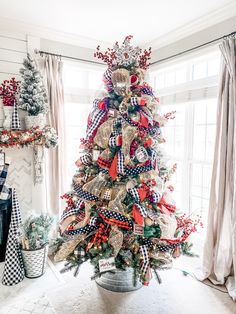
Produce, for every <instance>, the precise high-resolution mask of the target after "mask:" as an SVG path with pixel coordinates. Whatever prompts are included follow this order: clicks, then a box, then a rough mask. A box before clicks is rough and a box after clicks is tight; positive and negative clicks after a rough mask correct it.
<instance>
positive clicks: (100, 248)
mask: <svg viewBox="0 0 236 314" xmlns="http://www.w3.org/2000/svg"><path fill="white" fill-rule="evenodd" d="M131 38H132V36H128V37H126V38H125V40H124V42H123V44H122V45H121V46H119V45H118V43H116V44H115V46H114V47H113V48H112V49H108V50H107V51H106V52H105V53H102V52H101V51H100V48H99V47H98V48H97V52H96V53H95V56H97V57H98V58H99V59H101V60H103V61H104V62H105V63H107V64H108V69H107V70H106V72H105V73H104V83H105V86H106V89H107V95H106V96H105V97H104V98H102V99H95V101H94V104H93V110H92V112H91V113H90V115H89V117H88V123H87V134H86V138H85V139H82V140H81V146H80V156H79V159H78V161H77V162H76V165H77V166H78V170H77V172H76V174H75V175H74V177H73V185H72V190H71V191H70V192H68V193H67V194H65V195H64V198H65V199H66V201H67V207H66V209H65V211H64V213H63V215H62V218H61V222H60V230H61V235H62V236H63V237H62V238H59V239H58V241H56V243H57V244H58V245H57V246H56V247H57V249H56V254H55V260H57V261H59V260H63V259H67V260H68V262H69V263H67V266H66V268H65V270H66V269H71V268H73V267H76V270H75V273H77V272H78V269H79V265H80V264H81V263H83V262H84V261H86V260H90V261H91V262H92V264H93V265H94V266H95V272H96V275H99V274H100V273H101V272H103V271H104V268H103V267H104V265H106V266H107V265H108V258H109V261H110V262H111V260H113V263H114V265H115V266H114V267H115V268H117V269H126V268H127V267H132V268H133V269H134V274H135V275H136V276H135V277H136V278H138V277H139V278H140V280H141V281H142V283H143V284H144V285H147V284H148V283H149V281H150V278H151V269H154V270H155V273H156V275H157V277H158V274H157V272H156V269H157V268H161V267H163V266H164V265H166V264H170V262H171V258H172V256H178V255H179V254H180V253H185V252H187V251H188V248H189V244H188V243H187V239H188V237H189V235H190V234H191V232H193V231H195V230H196V224H197V223H198V218H196V219H194V220H193V219H191V218H190V217H186V216H185V215H181V214H180V213H178V212H177V210H176V205H175V202H174V201H173V199H172V196H171V193H172V191H173V186H171V185H170V183H169V180H170V176H171V174H172V173H173V172H174V171H175V169H176V166H175V165H174V166H170V167H169V166H168V165H167V163H166V159H165V157H164V156H163V152H162V149H161V146H162V145H161V144H163V143H164V142H165V141H164V138H163V135H162V130H161V127H162V126H163V125H164V123H165V122H167V120H168V119H170V118H173V114H172V113H169V114H166V115H162V114H161V112H160V110H159V107H160V106H159V100H158V98H157V97H156V96H155V95H154V93H153V91H152V88H151V87H150V86H149V85H148V84H147V83H145V82H144V74H145V70H146V69H147V67H148V60H149V59H150V53H151V50H150V49H149V50H144V51H143V52H142V51H141V49H140V48H139V47H132V46H131V45H130V40H131ZM106 261H107V262H106ZM111 264H112V262H111ZM111 267H112V266H111Z"/></svg>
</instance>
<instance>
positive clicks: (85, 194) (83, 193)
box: [74, 184, 99, 201]
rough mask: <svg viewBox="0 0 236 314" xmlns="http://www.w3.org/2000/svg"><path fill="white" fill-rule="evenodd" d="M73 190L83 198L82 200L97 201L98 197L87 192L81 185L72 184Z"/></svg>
mask: <svg viewBox="0 0 236 314" xmlns="http://www.w3.org/2000/svg"><path fill="white" fill-rule="evenodd" d="M74 191H75V192H76V193H77V195H78V196H79V197H80V198H82V199H84V200H87V201H98V199H99V198H98V197H97V196H95V195H93V194H91V193H89V192H87V191H84V190H83V189H82V187H81V186H80V185H78V184H74Z"/></svg>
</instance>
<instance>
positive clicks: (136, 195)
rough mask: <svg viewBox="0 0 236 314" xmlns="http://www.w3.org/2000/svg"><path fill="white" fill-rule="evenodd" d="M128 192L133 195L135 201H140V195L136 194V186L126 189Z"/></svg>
mask: <svg viewBox="0 0 236 314" xmlns="http://www.w3.org/2000/svg"><path fill="white" fill-rule="evenodd" d="M128 192H129V194H130V195H131V196H132V197H133V199H134V200H135V202H140V197H139V194H138V190H137V189H136V188H131V189H129V190H128Z"/></svg>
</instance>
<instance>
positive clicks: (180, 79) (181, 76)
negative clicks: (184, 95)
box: [175, 67, 187, 84]
mask: <svg viewBox="0 0 236 314" xmlns="http://www.w3.org/2000/svg"><path fill="white" fill-rule="evenodd" d="M186 75H187V73H186V67H185V68H180V69H177V70H176V72H175V78H176V84H181V83H184V82H186Z"/></svg>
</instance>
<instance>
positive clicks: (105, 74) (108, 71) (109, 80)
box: [103, 69, 113, 92]
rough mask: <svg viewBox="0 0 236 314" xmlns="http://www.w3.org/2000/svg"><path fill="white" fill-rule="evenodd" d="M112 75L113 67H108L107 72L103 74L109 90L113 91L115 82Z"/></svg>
mask: <svg viewBox="0 0 236 314" xmlns="http://www.w3.org/2000/svg"><path fill="white" fill-rule="evenodd" d="M111 75H112V71H111V69H107V70H106V71H105V73H104V74H103V82H104V84H105V86H106V88H107V91H108V92H112V91H113V84H112V80H111Z"/></svg>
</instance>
